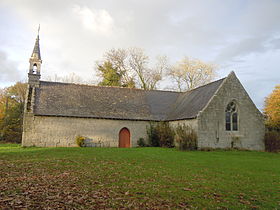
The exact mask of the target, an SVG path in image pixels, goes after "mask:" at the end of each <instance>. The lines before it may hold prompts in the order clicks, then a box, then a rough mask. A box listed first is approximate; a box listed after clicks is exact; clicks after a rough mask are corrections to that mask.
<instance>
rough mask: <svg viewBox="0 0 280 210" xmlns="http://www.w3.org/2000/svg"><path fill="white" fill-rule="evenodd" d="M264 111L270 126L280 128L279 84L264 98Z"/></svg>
mask: <svg viewBox="0 0 280 210" xmlns="http://www.w3.org/2000/svg"><path fill="white" fill-rule="evenodd" d="M264 113H265V115H266V117H267V120H266V124H267V125H268V126H269V127H270V128H276V129H280V85H277V86H276V87H275V89H274V90H273V92H272V93H271V94H270V95H269V96H268V97H267V98H266V99H265V107H264Z"/></svg>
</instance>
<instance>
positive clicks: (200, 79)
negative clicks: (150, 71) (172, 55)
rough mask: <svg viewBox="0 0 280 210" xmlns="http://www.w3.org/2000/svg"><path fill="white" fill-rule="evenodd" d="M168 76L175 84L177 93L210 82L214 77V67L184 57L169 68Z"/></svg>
mask: <svg viewBox="0 0 280 210" xmlns="http://www.w3.org/2000/svg"><path fill="white" fill-rule="evenodd" d="M168 75H169V76H171V78H172V79H173V80H174V81H175V82H176V85H177V89H178V90H179V91H185V90H190V89H193V88H196V87H198V86H201V85H204V84H207V83H209V82H210V81H212V80H213V79H214V77H215V66H214V65H213V64H209V63H204V62H203V61H201V60H198V59H191V58H188V57H184V58H183V59H182V60H180V61H178V62H177V63H176V64H175V65H174V66H172V67H171V68H170V70H169V72H168Z"/></svg>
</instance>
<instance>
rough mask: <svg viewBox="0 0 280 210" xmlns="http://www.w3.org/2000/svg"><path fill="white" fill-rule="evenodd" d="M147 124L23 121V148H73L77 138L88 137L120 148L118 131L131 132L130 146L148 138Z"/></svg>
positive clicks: (51, 119)
mask: <svg viewBox="0 0 280 210" xmlns="http://www.w3.org/2000/svg"><path fill="white" fill-rule="evenodd" d="M148 124H149V123H148V122H146V121H129V120H107V119H92V118H72V117H45V116H33V115H32V114H29V113H26V115H25V118H24V130H23V141H22V145H23V146H33V145H34V146H40V147H73V146H76V143H75V138H76V136H78V135H82V136H85V137H87V138H88V139H89V140H90V141H92V142H93V143H94V145H96V146H101V147H118V142H119V131H120V130H121V129H122V128H124V127H126V128H128V129H129V131H130V140H131V147H135V146H137V140H138V139H139V138H141V137H142V138H146V135H147V134H146V126H147V125H148Z"/></svg>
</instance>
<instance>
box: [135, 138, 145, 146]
mask: <svg viewBox="0 0 280 210" xmlns="http://www.w3.org/2000/svg"><path fill="white" fill-rule="evenodd" d="M137 145H138V146H139V147H146V146H147V145H146V143H145V140H144V139H143V138H139V139H138V141H137Z"/></svg>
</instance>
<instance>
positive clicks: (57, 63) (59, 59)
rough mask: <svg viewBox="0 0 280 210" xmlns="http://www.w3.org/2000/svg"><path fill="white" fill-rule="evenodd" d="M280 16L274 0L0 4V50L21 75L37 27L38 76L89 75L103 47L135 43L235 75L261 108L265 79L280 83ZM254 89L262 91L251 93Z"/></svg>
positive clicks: (19, 0) (29, 1) (63, 0)
mask: <svg viewBox="0 0 280 210" xmlns="http://www.w3.org/2000/svg"><path fill="white" fill-rule="evenodd" d="M279 11H280V1H276V0H266V1H263V0H255V1H254V2H252V1H242V0H228V1H222V2H221V1H220V0H211V1H205V0H189V1H185V0H178V1H176V4H175V3H174V1H172V0H153V1H150V0H142V1H131V0H119V1H115V0H108V1H102V0H94V1H92V0H83V1H79V0H59V1H57V0H48V1H44V0H26V1H22V0H13V1H10V0H1V1H0V27H1V30H2V31H3V32H4V33H1V34H0V51H3V52H6V55H9V59H8V60H9V61H11V60H17V61H18V65H19V70H20V72H22V73H23V72H26V69H28V58H29V56H30V54H31V51H32V48H33V46H34V41H35V37H36V31H37V26H38V24H39V23H41V34H40V37H41V40H40V43H41V53H42V59H43V65H42V76H43V77H47V76H53V75H55V74H57V75H58V76H63V75H67V74H69V73H70V72H74V73H75V74H77V75H80V76H82V77H83V78H84V79H87V78H88V77H90V78H91V77H92V75H94V64H95V61H96V60H98V59H100V58H101V57H102V55H103V53H104V52H105V51H106V50H108V49H110V48H113V47H114V48H118V47H122V48H127V47H134V46H136V47H142V48H144V49H145V50H146V51H147V53H148V54H149V56H151V57H155V56H156V55H158V54H165V55H167V56H168V57H169V58H170V60H171V62H175V61H177V60H179V59H181V58H182V57H183V56H191V57H195V58H199V59H201V60H204V61H207V62H213V61H214V62H216V63H217V64H218V65H219V66H221V67H222V68H223V69H222V70H221V71H220V72H221V73H220V75H221V76H225V75H227V74H228V73H229V72H230V71H231V70H235V71H236V73H237V75H238V76H239V77H240V79H241V80H242V82H244V83H245V84H244V86H246V87H248V90H249V92H250V93H251V95H252V96H253V100H254V101H255V102H257V103H258V105H259V106H261V104H260V101H261V100H263V98H264V97H265V95H264V94H265V93H267V92H271V86H272V85H269V82H268V81H271V83H275V81H280V78H279V76H278V75H279V69H278V66H279V65H280V61H279V56H280V55H279V54H280V51H279V49H280V41H279V37H280V24H279V23H278V22H279V19H280V13H279ZM268 64H269V65H268ZM248 75H249V76H248ZM26 76H27V74H26ZM1 77H4V76H2V75H1ZM13 77H14V76H12V74H11V78H13ZM264 77H265V79H264V80H265V81H266V82H262V79H263V78H264ZM5 78H6V76H5ZM250 78H257V81H254V82H250ZM275 78H276V79H275ZM248 84H250V85H249V86H248ZM258 84H262V88H263V91H258V93H260V94H258V93H257V94H252V93H254V90H256V88H254V87H258V88H259V86H258Z"/></svg>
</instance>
